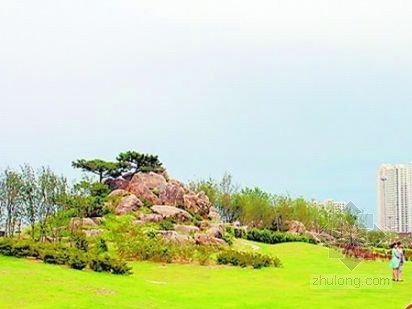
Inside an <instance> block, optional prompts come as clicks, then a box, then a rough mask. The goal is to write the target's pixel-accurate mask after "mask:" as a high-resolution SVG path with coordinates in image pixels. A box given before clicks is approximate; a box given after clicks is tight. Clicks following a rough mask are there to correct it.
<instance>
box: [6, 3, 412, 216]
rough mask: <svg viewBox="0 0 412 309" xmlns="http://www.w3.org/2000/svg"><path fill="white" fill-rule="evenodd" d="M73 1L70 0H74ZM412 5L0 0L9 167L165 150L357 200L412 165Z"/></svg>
mask: <svg viewBox="0 0 412 309" xmlns="http://www.w3.org/2000/svg"><path fill="white" fill-rule="evenodd" d="M68 3H70V4H68ZM411 17H412V2H411V1H409V0H406V1H396V0H394V1H378V0H373V1H372V0H371V1H369V0H367V1H360V0H356V1H350V0H345V1H332V0H325V1H320V0H319V1H317V0H311V1H305V0H299V1H291V0H288V1H284V0H282V1H275V0H269V1H257V0H255V1H241V0H236V1H225V0H219V1H211V0H208V1H196V0H188V1H177V0H174V1H170V0H167V1H154V0H150V1H137V0H136V1H131V0H129V1H125V0H123V1H122V0H112V1H107V0H106V1H104V0H99V1H94V0H93V1H90V0H89V1H73V0H72V1H65V2H63V1H61V2H60V1H56V0H53V1H42V0H37V1H32V0H30V1H29V0H27V1H18V0H14V1H9V0H1V1H0V106H1V113H0V130H1V135H0V142H1V149H0V167H6V166H9V165H10V166H18V165H19V164H21V163H24V162H28V163H30V164H32V165H34V166H40V165H50V166H51V167H52V168H54V169H56V170H57V171H59V172H62V173H65V174H66V175H68V176H69V177H71V178H73V177H79V173H78V172H77V171H74V170H73V169H72V168H71V165H70V162H71V161H72V160H73V159H76V158H94V157H101V158H103V159H111V158H113V157H115V156H116V154H117V153H118V152H120V151H123V150H129V149H136V150H139V151H142V152H151V153H156V154H159V156H160V159H161V160H162V161H163V162H164V163H165V165H166V167H167V168H168V169H169V173H170V174H171V175H172V176H173V177H176V178H179V179H182V180H184V181H186V180H189V179H194V178H206V177H209V176H211V177H220V176H222V174H223V173H224V172H225V171H229V172H231V173H232V174H233V176H234V178H235V179H236V181H237V182H238V183H239V184H240V185H248V186H260V187H262V188H264V189H265V190H267V191H270V192H273V193H289V194H291V195H293V196H298V195H302V196H304V197H306V198H317V199H320V200H322V199H325V198H334V199H338V200H345V201H352V202H354V203H355V204H356V205H357V206H359V207H360V208H362V209H365V210H366V211H369V212H371V211H373V212H375V208H376V183H375V177H376V172H377V168H378V166H379V165H380V164H381V163H384V162H388V163H391V162H399V163H406V162H409V161H412V138H411V135H412V104H411V103H412V31H411V30H412V18H411Z"/></svg>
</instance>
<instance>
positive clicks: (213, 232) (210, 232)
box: [206, 226, 223, 239]
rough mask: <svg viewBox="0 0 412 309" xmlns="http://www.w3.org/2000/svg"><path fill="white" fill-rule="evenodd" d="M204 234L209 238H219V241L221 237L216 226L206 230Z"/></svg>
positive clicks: (219, 230) (221, 234) (220, 231)
mask: <svg viewBox="0 0 412 309" xmlns="http://www.w3.org/2000/svg"><path fill="white" fill-rule="evenodd" d="M206 234H207V235H209V236H211V237H216V238H220V239H221V238H222V237H223V233H222V230H221V229H219V228H218V227H216V226H213V227H211V228H210V229H208V230H207V232H206Z"/></svg>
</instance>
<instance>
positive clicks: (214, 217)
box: [208, 206, 222, 222]
mask: <svg viewBox="0 0 412 309" xmlns="http://www.w3.org/2000/svg"><path fill="white" fill-rule="evenodd" d="M208 218H209V219H210V220H212V221H215V222H221V221H222V219H221V218H220V215H219V213H218V212H217V209H216V208H215V207H213V206H212V207H210V209H209V214H208Z"/></svg>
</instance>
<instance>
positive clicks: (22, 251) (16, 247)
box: [12, 241, 39, 258]
mask: <svg viewBox="0 0 412 309" xmlns="http://www.w3.org/2000/svg"><path fill="white" fill-rule="evenodd" d="M12 255H13V256H15V257H18V258H22V257H28V256H33V257H38V256H39V253H38V251H37V248H36V245H35V244H33V243H30V242H28V241H20V242H15V243H14V244H13V248H12Z"/></svg>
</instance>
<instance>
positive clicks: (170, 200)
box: [159, 179, 186, 206]
mask: <svg viewBox="0 0 412 309" xmlns="http://www.w3.org/2000/svg"><path fill="white" fill-rule="evenodd" d="M185 193H186V190H185V187H184V185H183V184H182V183H181V182H179V181H177V180H174V179H172V180H170V181H169V182H168V183H167V185H166V187H165V188H164V189H163V190H162V191H160V193H159V198H160V200H161V202H162V204H165V205H171V206H179V205H184V202H185V201H184V198H183V196H184V195H185Z"/></svg>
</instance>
